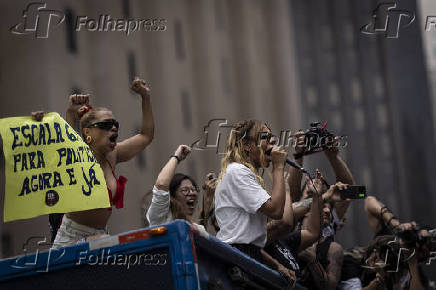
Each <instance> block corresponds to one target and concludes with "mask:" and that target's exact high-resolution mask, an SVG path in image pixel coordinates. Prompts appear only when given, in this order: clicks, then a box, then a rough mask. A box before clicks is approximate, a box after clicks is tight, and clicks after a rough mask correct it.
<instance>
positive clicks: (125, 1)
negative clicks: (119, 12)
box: [121, 0, 131, 19]
mask: <svg viewBox="0 0 436 290" xmlns="http://www.w3.org/2000/svg"><path fill="white" fill-rule="evenodd" d="M121 5H122V7H123V8H122V9H123V15H124V19H130V18H131V17H130V0H122V1H121Z"/></svg>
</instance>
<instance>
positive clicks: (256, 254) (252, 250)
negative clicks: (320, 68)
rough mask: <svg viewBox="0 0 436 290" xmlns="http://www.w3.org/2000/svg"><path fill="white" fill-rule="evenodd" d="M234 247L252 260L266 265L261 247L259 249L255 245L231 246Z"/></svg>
mask: <svg viewBox="0 0 436 290" xmlns="http://www.w3.org/2000/svg"><path fill="white" fill-rule="evenodd" d="M230 245H231V246H232V247H234V248H236V249H238V250H239V251H241V252H243V253H244V254H246V255H248V256H250V257H251V258H253V259H255V260H256V261H258V262H259V263H262V264H263V263H264V260H263V257H262V253H261V252H260V250H261V249H262V248H261V247H258V246H256V245H253V244H230Z"/></svg>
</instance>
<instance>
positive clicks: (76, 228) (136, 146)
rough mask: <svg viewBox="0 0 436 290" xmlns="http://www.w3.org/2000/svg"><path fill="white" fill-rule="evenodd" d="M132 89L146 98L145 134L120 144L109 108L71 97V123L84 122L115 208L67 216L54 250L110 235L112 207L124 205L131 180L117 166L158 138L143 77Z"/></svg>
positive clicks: (87, 139) (82, 97)
mask: <svg viewBox="0 0 436 290" xmlns="http://www.w3.org/2000/svg"><path fill="white" fill-rule="evenodd" d="M131 89H132V90H133V91H135V92H136V93H138V94H139V95H140V96H141V98H142V127H141V132H140V133H139V134H137V135H134V136H132V137H130V138H128V139H126V140H124V141H122V142H120V143H118V142H117V139H118V130H119V128H120V125H119V123H118V121H117V120H116V119H115V117H114V115H113V113H112V112H111V111H110V110H109V109H106V108H93V107H91V106H89V105H88V103H89V96H88V95H73V96H70V106H69V108H68V110H67V122H68V123H69V124H70V125H71V126H73V127H74V124H75V123H76V117H78V119H79V120H80V127H81V133H82V136H83V139H84V141H85V142H86V143H87V144H88V145H89V147H90V148H91V150H92V152H93V154H94V156H95V158H96V159H97V162H98V163H99V164H100V166H101V169H102V170H103V173H104V177H105V180H106V185H107V189H108V195H109V200H110V203H111V207H109V208H97V209H92V210H86V211H80V212H71V213H67V214H65V215H64V216H63V218H62V223H61V225H60V228H59V230H58V231H57V234H56V238H55V240H54V243H53V247H54V248H59V247H62V246H66V245H70V244H74V243H76V242H78V241H80V240H86V238H87V237H91V236H94V237H95V236H98V235H104V234H107V229H106V225H107V222H108V220H109V217H110V216H111V213H112V206H115V207H116V208H123V206H124V202H123V199H124V187H125V184H126V182H127V179H126V178H125V177H123V176H120V177H119V178H117V177H116V175H115V167H116V165H117V164H118V163H121V162H126V161H128V160H130V159H132V158H133V157H135V156H136V155H137V154H139V153H140V152H141V151H142V150H144V149H145V148H146V147H147V146H148V145H149V144H150V143H151V141H152V140H153V136H154V121H153V112H152V107H151V101H150V89H149V88H148V87H147V85H146V83H145V82H144V81H143V80H141V79H139V78H135V80H134V81H133V83H132V86H131Z"/></svg>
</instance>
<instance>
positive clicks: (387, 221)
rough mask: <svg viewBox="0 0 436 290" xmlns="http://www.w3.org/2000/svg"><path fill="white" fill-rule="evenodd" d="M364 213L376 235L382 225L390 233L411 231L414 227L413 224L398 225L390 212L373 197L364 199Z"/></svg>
mask: <svg viewBox="0 0 436 290" xmlns="http://www.w3.org/2000/svg"><path fill="white" fill-rule="evenodd" d="M365 212H366V215H367V216H368V222H369V225H370V227H371V229H372V230H373V232H374V233H375V234H376V233H378V232H379V231H380V230H381V229H382V223H383V224H384V225H385V226H387V227H388V228H389V229H390V230H391V231H393V230H394V229H396V228H397V229H398V230H399V231H404V230H411V229H413V228H415V227H416V223H415V222H413V221H412V222H408V223H400V221H399V219H398V218H397V217H395V216H394V214H393V213H392V212H391V210H390V209H389V208H388V207H386V206H385V205H384V204H382V203H381V202H380V201H378V200H377V199H376V198H375V197H374V196H368V197H367V198H366V199H365Z"/></svg>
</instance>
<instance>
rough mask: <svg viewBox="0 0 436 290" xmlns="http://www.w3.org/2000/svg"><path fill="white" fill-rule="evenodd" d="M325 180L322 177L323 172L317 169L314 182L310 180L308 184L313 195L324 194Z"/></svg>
mask: <svg viewBox="0 0 436 290" xmlns="http://www.w3.org/2000/svg"><path fill="white" fill-rule="evenodd" d="M323 180H324V176H323V175H322V173H321V171H319V170H318V169H317V170H316V173H315V178H314V179H313V180H308V181H307V184H308V186H309V187H311V191H312V192H313V193H315V194H319V195H321V194H322V193H323V192H322V187H323V185H324V181H323ZM312 182H313V183H312Z"/></svg>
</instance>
